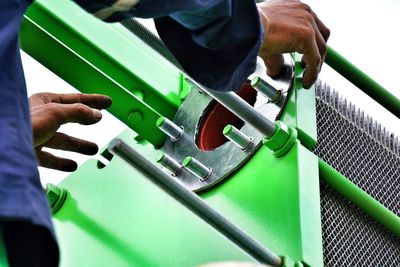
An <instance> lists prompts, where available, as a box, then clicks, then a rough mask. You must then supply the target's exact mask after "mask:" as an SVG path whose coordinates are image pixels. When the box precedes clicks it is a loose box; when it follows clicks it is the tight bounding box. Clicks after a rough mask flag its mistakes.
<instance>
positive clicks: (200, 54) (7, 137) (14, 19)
mask: <svg viewBox="0 0 400 267" xmlns="http://www.w3.org/2000/svg"><path fill="white" fill-rule="evenodd" d="M55 1H57V0H55ZM76 2H77V3H78V4H80V5H81V6H82V7H83V8H85V9H86V10H88V11H89V12H91V13H96V12H97V11H99V10H101V9H104V8H106V7H108V6H111V5H113V4H114V3H115V2H116V1H115V0H98V1H95V0H76ZM29 4H30V0H0V222H5V221H20V222H21V221H22V222H25V223H28V224H31V225H33V226H37V227H39V228H41V230H40V231H42V232H43V229H45V230H46V231H47V234H48V235H50V236H52V237H53V240H54V239H55V238H54V233H53V228H52V224H51V219H50V215H49V209H48V204H47V201H46V199H45V196H44V194H43V190H42V187H41V184H40V180H39V173H38V170H37V162H36V158H35V153H34V149H33V142H32V130H31V125H30V116H29V106H28V101H27V93H26V86H25V80H24V75H23V70H22V65H21V59H20V52H19V45H18V32H19V27H20V23H21V19H22V16H23V14H24V12H25V10H26V8H27V7H28V5H29ZM132 16H137V17H154V18H156V20H155V22H156V26H157V29H158V31H159V34H160V37H161V38H162V39H163V41H164V43H165V44H166V45H167V46H168V47H169V49H170V50H171V51H172V53H173V54H174V55H175V57H176V59H177V60H178V61H179V62H180V64H181V65H182V67H183V68H184V69H185V70H186V71H187V72H188V73H189V75H191V76H192V77H193V78H195V79H197V80H198V81H199V82H201V83H203V84H205V85H206V86H208V87H210V88H212V89H216V90H224V91H228V90H236V89H238V87H239V86H240V84H241V83H243V82H244V81H245V79H246V78H247V76H248V75H249V74H250V73H251V72H252V71H253V70H254V68H255V64H256V55H257V53H258V50H259V48H260V45H261V40H262V30H261V27H260V24H259V18H258V13H257V8H256V5H255V3H254V1H252V0H164V1H160V0H141V1H140V2H139V4H137V5H135V6H134V7H133V8H132V9H130V10H127V11H125V12H118V13H114V14H112V16H110V17H108V18H107V20H109V21H116V20H122V19H124V18H127V17H132ZM15 225H17V224H15ZM28 228H29V227H28ZM28 228H27V227H24V229H28ZM3 229H8V228H7V227H5V224H4V225H3ZM21 229H22V228H21ZM29 229H30V230H29V231H33V229H34V228H29ZM13 231H14V230H13ZM11 232H12V231H10V233H11ZM18 232H19V231H18V230H16V233H18ZM13 236H16V235H15V234H10V237H11V239H12V237H13ZM8 239H9V238H8ZM53 243H54V242H53ZM14 245H15V244H14ZM14 247H16V248H17V250H18V244H17V245H16V246H14ZM44 247H46V246H45V245H44Z"/></svg>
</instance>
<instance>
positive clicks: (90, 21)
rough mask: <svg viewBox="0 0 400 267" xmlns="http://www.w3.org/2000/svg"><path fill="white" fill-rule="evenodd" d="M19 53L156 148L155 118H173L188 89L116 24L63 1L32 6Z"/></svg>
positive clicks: (169, 67) (175, 73)
mask: <svg viewBox="0 0 400 267" xmlns="http://www.w3.org/2000/svg"><path fill="white" fill-rule="evenodd" d="M21 47H22V49H23V50H24V51H26V52H27V53H28V54H30V55H31V56H33V57H34V58H35V59H36V60H38V61H39V62H41V63H42V64H43V65H45V66H46V67H47V68H49V69H50V70H52V71H53V72H54V73H55V74H57V75H58V76H60V77H61V78H62V79H64V80H65V81H67V82H68V83H70V84H71V85H73V86H74V87H75V88H77V89H78V90H80V91H81V92H85V93H103V94H106V95H109V96H111V97H112V98H113V100H114V102H115V103H118V104H114V105H112V106H111V107H110V108H109V111H110V112H111V113H112V114H114V115H115V116H116V117H117V118H119V119H120V120H121V121H122V122H124V123H125V124H126V125H127V126H129V127H130V128H132V129H133V130H135V131H136V132H138V133H139V134H141V135H142V136H145V137H146V138H147V140H149V141H150V142H151V143H152V144H153V145H155V146H160V145H162V143H163V141H164V138H165V135H164V134H163V133H162V132H161V131H160V130H159V129H158V128H157V127H156V125H155V121H156V120H157V119H158V118H159V117H160V115H162V116H165V117H168V118H171V117H173V116H174V114H175V112H176V110H177V108H178V106H179V104H180V103H181V100H180V98H179V94H180V92H181V91H185V90H186V88H187V87H188V86H189V85H188V84H187V83H186V81H185V78H184V76H183V75H182V73H181V72H179V71H178V70H177V69H176V68H175V67H174V66H173V65H172V64H171V63H169V62H168V61H167V60H165V59H164V58H163V57H161V56H160V55H159V54H158V53H156V52H155V51H152V50H151V49H149V48H148V46H147V45H146V44H144V43H143V42H142V41H140V39H138V38H137V37H135V36H134V35H132V34H131V33H130V32H129V31H128V30H127V29H125V28H124V27H122V26H121V25H119V24H107V23H104V22H101V21H99V20H97V19H96V18H94V17H92V16H91V15H89V14H86V13H85V12H83V11H82V10H81V9H80V8H79V7H78V6H77V5H75V4H74V3H72V1H68V0H59V1H51V0H39V1H35V2H34V3H33V4H32V6H31V7H30V8H29V10H28V12H27V13H26V15H25V19H24V22H23V24H22V27H21Z"/></svg>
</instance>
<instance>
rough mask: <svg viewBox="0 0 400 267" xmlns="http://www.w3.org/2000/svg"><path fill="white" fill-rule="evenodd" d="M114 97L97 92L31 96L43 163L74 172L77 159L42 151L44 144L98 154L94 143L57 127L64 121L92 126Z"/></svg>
mask: <svg viewBox="0 0 400 267" xmlns="http://www.w3.org/2000/svg"><path fill="white" fill-rule="evenodd" d="M111 102H112V101H111V98H109V97H107V96H104V95H96V94H91V95H90V94H52V93H38V94H34V95H32V96H31V97H30V98H29V104H30V114H31V121H32V132H33V139H34V146H35V150H36V156H37V158H38V160H39V163H40V166H42V167H46V168H51V169H56V170H60V171H74V170H76V168H77V164H76V162H75V161H74V160H71V159H66V158H59V157H57V156H54V155H53V154H50V153H49V152H47V151H43V150H42V148H43V147H49V148H54V149H61V150H67V151H73V152H78V153H81V154H85V155H94V154H96V153H97V150H98V148H97V145H96V144H95V143H92V142H89V141H86V140H82V139H79V138H76V137H72V136H69V135H66V134H63V133H61V132H58V129H59V128H60V126H61V125H63V124H65V123H70V122H73V123H80V124H84V125H90V124H94V123H97V122H98V121H100V119H101V117H102V115H101V112H100V110H101V109H105V108H108V107H109V106H110V105H111Z"/></svg>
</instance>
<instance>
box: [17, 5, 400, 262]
mask: <svg viewBox="0 0 400 267" xmlns="http://www.w3.org/2000/svg"><path fill="white" fill-rule="evenodd" d="M21 37H22V38H21V42H22V48H23V49H24V50H25V51H26V52H27V53H29V54H30V55H31V56H32V57H34V58H35V59H36V60H38V61H39V62H41V63H42V64H43V65H44V66H46V67H47V68H49V69H50V70H52V71H53V72H54V73H56V74H57V75H58V76H60V77H61V78H63V79H64V80H65V81H67V82H68V83H70V84H71V85H73V86H74V87H75V88H77V89H78V90H80V91H82V92H85V93H102V94H106V95H109V96H110V97H112V98H113V103H114V104H113V105H112V107H110V108H109V111H110V112H111V113H112V114H113V115H114V116H115V117H117V118H118V119H120V120H121V121H122V122H124V123H125V124H126V125H127V130H125V131H124V132H123V133H121V134H120V135H119V136H118V137H116V139H115V140H113V141H112V142H110V144H109V145H108V146H107V147H105V148H104V149H103V150H102V152H101V155H102V158H103V160H97V159H91V160H89V161H87V162H86V163H85V164H84V165H82V166H81V167H80V168H79V169H78V170H77V171H76V172H75V173H73V174H72V175H70V176H69V177H68V178H66V179H65V180H64V181H62V182H61V183H60V184H59V185H57V186H55V185H48V186H47V189H46V192H47V195H48V198H49V202H50V205H51V209H52V213H53V221H54V225H55V228H56V233H57V236H58V242H59V244H60V250H61V266H197V265H200V264H205V263H210V262H220V261H241V262H262V263H265V264H267V265H270V266H400V238H399V237H400V217H399V215H400V206H399V205H400V204H399V203H400V194H399V187H398V184H399V182H400V181H399V180H400V167H399V166H400V144H399V141H398V138H397V137H396V136H395V135H394V134H391V133H388V132H386V131H385V130H384V129H383V128H382V127H381V126H379V125H378V124H377V123H376V122H374V121H372V119H370V118H369V117H366V115H364V114H363V113H362V112H361V111H360V110H358V109H356V108H355V107H354V106H353V105H351V104H350V103H347V102H346V101H344V100H342V99H340V98H339V97H338V95H337V93H336V92H335V91H334V90H332V89H330V88H329V86H327V85H326V84H324V83H322V82H318V83H317V84H316V85H315V87H313V88H312V89H311V90H305V89H303V88H302V86H301V82H300V81H301V76H302V67H301V64H300V63H299V58H298V57H297V55H287V56H286V58H285V70H284V71H283V72H282V73H281V75H280V76H279V77H278V78H276V79H274V80H272V79H270V78H268V77H266V76H264V75H263V74H262V73H263V71H262V70H259V71H258V72H256V73H255V74H254V75H253V76H252V77H250V80H249V82H248V83H246V84H244V85H243V86H242V87H241V88H240V90H238V93H218V92H216V91H213V90H210V89H208V88H205V87H203V86H202V85H200V84H198V83H197V82H196V81H194V80H193V79H191V78H190V77H189V76H188V75H186V74H185V73H184V72H183V71H182V70H181V68H180V67H179V64H178V63H177V62H176V61H175V60H174V58H173V56H172V55H171V54H170V53H169V52H168V50H167V49H166V48H165V47H164V45H163V44H162V42H161V41H160V40H159V39H157V37H156V36H154V35H153V34H152V33H150V32H148V30H147V29H146V28H144V27H143V26H142V25H141V24H140V23H139V22H137V21H135V20H128V21H125V22H123V23H116V24H106V23H103V22H101V21H98V20H97V19H95V18H93V17H92V16H90V15H88V14H85V13H84V12H83V11H82V10H81V9H80V8H79V7H78V6H76V5H75V4H73V3H72V2H71V1H68V0H59V1H51V0H39V1H36V2H35V3H34V4H33V5H32V6H31V8H30V9H29V11H28V12H27V14H26V16H25V20H24V23H23V25H22V28H21ZM326 61H327V63H328V64H330V65H331V66H332V67H333V68H335V69H336V70H337V71H338V72H339V73H341V74H342V75H343V76H345V77H346V78H348V79H349V80H350V81H351V82H353V83H354V84H356V85H357V86H358V87H359V88H360V89H362V90H364V91H365V92H366V93H367V94H369V95H370V96H372V97H373V98H374V99H375V100H376V101H378V102H379V103H381V104H382V105H383V106H384V107H386V108H387V109H388V110H390V111H391V112H392V113H393V114H395V115H397V116H398V117H399V116H400V115H399V114H400V104H399V100H398V99H396V98H395V97H394V96H392V95H390V94H389V93H388V92H387V91H386V90H385V89H384V88H382V87H380V86H379V85H378V84H376V83H375V82H374V81H373V80H371V79H370V78H369V77H367V76H366V75H364V74H363V73H362V72H361V71H359V70H358V69H357V68H355V67H354V66H353V65H351V64H350V63H349V62H347V61H346V60H345V59H343V58H341V57H340V55H338V54H337V53H336V52H335V51H333V50H332V49H330V51H329V53H328V57H327V60H326ZM104 130H105V131H106V130H107V129H104ZM360 136H361V138H360ZM345 137H350V139H346V138H345ZM357 142H364V143H365V144H364V145H362V144H361V145H360V144H358V143H357ZM358 148H360V149H359V150H357V149H358ZM370 153H373V154H370ZM363 159H368V161H363ZM374 164H375V165H374ZM378 164H380V165H378ZM332 166H333V167H334V168H333V167H332ZM371 166H372V167H373V168H372V167H371ZM385 166H390V167H388V168H386V167H385ZM335 169H337V170H339V171H340V172H341V173H342V174H344V175H345V176H346V177H345V176H344V175H342V174H341V173H339V172H338V171H336V170H335ZM371 169H374V171H373V172H370V170H371ZM383 181H385V183H383ZM382 183H383V184H382Z"/></svg>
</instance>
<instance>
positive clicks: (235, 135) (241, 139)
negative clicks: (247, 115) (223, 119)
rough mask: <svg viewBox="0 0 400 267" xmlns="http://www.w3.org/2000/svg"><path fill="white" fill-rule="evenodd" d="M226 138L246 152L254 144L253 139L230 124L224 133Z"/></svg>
mask: <svg viewBox="0 0 400 267" xmlns="http://www.w3.org/2000/svg"><path fill="white" fill-rule="evenodd" d="M222 133H223V134H224V136H225V137H226V138H228V139H229V140H231V141H232V142H233V143H234V144H236V145H237V146H238V147H240V149H242V150H243V151H246V150H247V149H248V148H249V147H251V145H252V144H253V143H254V140H253V138H251V137H248V136H247V135H245V134H244V133H242V132H241V131H240V130H238V129H237V128H235V127H234V126H232V125H230V124H228V125H226V126H225V128H224V130H223V132H222Z"/></svg>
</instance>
